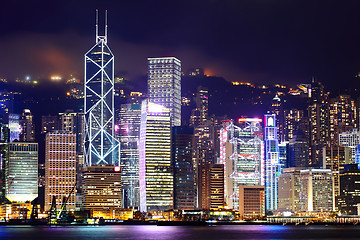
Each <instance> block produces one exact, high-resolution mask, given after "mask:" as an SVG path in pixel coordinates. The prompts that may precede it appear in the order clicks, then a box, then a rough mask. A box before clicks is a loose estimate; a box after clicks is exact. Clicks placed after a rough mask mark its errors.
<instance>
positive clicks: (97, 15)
mask: <svg viewBox="0 0 360 240" xmlns="http://www.w3.org/2000/svg"><path fill="white" fill-rule="evenodd" d="M95 32H96V36H95V42H96V43H97V42H98V38H99V11H98V10H97V9H96V16H95Z"/></svg>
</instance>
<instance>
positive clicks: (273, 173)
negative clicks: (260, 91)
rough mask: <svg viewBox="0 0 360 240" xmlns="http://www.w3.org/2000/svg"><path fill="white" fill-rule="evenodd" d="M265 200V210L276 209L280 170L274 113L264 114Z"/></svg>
mask: <svg viewBox="0 0 360 240" xmlns="http://www.w3.org/2000/svg"><path fill="white" fill-rule="evenodd" d="M264 130H265V131H264V141H265V200H266V210H267V211H268V210H277V203H278V202H277V196H278V193H277V190H278V186H277V183H278V177H279V175H280V172H281V165H280V162H279V146H278V145H279V143H278V138H277V128H276V115H275V114H265V129H264Z"/></svg>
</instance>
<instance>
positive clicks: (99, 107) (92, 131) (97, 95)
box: [84, 18, 120, 166]
mask: <svg viewBox="0 0 360 240" xmlns="http://www.w3.org/2000/svg"><path fill="white" fill-rule="evenodd" d="M96 19H97V18H96ZM84 82H85V87H84V95H85V98H84V100H85V101H84V114H85V120H84V160H85V164H86V165H87V166H92V165H108V164H112V165H116V166H118V165H119V154H120V150H119V147H120V144H119V142H118V141H117V140H116V139H115V137H114V55H113V54H112V52H111V50H110V48H109V47H108V45H107V23H106V24H105V35H103V36H99V35H98V24H97V22H96V44H95V46H94V47H92V48H91V49H90V50H89V51H88V52H87V53H86V54H85V79H84Z"/></svg>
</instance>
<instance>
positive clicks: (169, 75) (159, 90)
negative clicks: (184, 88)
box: [148, 57, 181, 127]
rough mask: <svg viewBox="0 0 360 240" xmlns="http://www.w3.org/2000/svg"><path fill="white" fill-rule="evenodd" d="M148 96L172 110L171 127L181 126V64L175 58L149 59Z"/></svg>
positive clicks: (152, 100)
mask: <svg viewBox="0 0 360 240" xmlns="http://www.w3.org/2000/svg"><path fill="white" fill-rule="evenodd" d="M148 96H149V100H150V102H152V103H156V104H160V105H162V106H164V107H166V108H168V109H170V117H171V126H172V127H173V126H180V125H181V62H180V60H179V59H177V58H175V57H160V58H148Z"/></svg>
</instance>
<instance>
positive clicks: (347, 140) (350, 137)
mask: <svg viewBox="0 0 360 240" xmlns="http://www.w3.org/2000/svg"><path fill="white" fill-rule="evenodd" d="M359 144H360V132H359V130H358V129H357V128H353V129H351V130H348V131H346V132H342V133H340V134H339V145H340V146H343V147H349V148H351V161H352V162H353V163H355V155H356V150H357V149H358V145H359Z"/></svg>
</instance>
